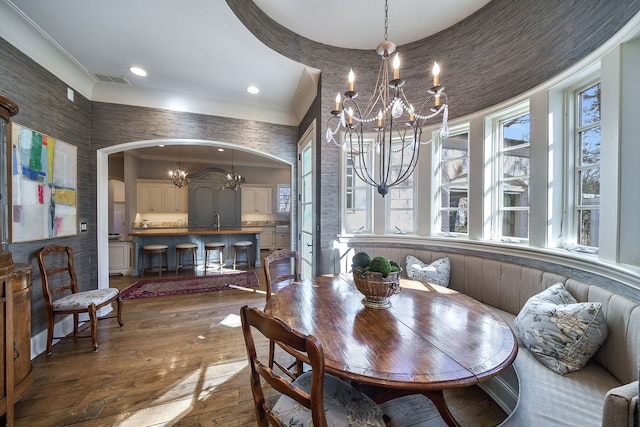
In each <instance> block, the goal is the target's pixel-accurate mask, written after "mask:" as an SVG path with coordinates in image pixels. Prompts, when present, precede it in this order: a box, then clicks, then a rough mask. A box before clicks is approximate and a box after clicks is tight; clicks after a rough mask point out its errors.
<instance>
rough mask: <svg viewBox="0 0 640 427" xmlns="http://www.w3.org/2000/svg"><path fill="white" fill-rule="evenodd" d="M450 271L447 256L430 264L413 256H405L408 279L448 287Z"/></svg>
mask: <svg viewBox="0 0 640 427" xmlns="http://www.w3.org/2000/svg"><path fill="white" fill-rule="evenodd" d="M450 273H451V264H450V262H449V257H445V258H440V259H438V260H435V261H433V262H432V263H431V264H425V263H424V262H422V261H420V260H419V259H418V258H416V257H414V256H411V255H409V256H407V277H408V278H409V279H412V280H419V281H421V282H428V283H433V284H435V285H440V286H444V287H448V286H449V275H450Z"/></svg>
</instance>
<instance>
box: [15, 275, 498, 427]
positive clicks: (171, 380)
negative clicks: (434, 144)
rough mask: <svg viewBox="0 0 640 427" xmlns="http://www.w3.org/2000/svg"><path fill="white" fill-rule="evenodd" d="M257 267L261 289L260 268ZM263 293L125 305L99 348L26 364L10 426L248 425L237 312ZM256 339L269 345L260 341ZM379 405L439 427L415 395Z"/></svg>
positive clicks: (485, 411)
mask: <svg viewBox="0 0 640 427" xmlns="http://www.w3.org/2000/svg"><path fill="white" fill-rule="evenodd" d="M255 271H256V273H258V275H259V277H260V283H261V288H260V289H262V290H264V275H263V274H262V269H261V268H260V269H256V270H255ZM190 274H193V272H192V271H188V270H185V271H184V272H181V275H190ZM209 274H211V273H209ZM163 277H164V275H163ZM137 279H138V278H131V277H122V276H115V277H112V278H111V285H112V286H115V287H117V288H119V289H123V288H125V287H126V286H128V285H129V284H130V283H133V282H135V281H136V280H137ZM264 298H265V297H264V295H263V294H260V293H254V292H248V291H241V290H226V291H221V292H210V293H202V294H194V295H180V296H167V297H157V298H147V299H139V300H129V301H125V302H124V308H123V320H124V324H125V325H124V327H122V328H120V327H118V323H117V321H116V320H115V319H110V320H106V321H102V322H100V325H99V332H98V342H99V345H100V349H99V351H98V352H97V353H94V352H93V351H92V349H91V341H90V340H85V339H80V340H75V341H73V340H64V341H61V342H59V343H58V344H55V345H54V347H53V353H52V355H51V356H49V357H47V356H45V355H44V354H43V355H40V356H38V357H37V358H35V359H34V360H33V369H34V375H33V378H34V381H33V386H32V387H31V389H30V390H29V392H27V394H26V395H25V396H24V397H23V398H22V399H21V400H20V401H19V402H18V403H17V404H16V408H15V413H16V420H15V425H16V426H18V427H21V426H25V427H26V426H28V427H38V426H92V427H94V426H135V427H139V426H220V427H242V426H255V417H254V413H253V411H254V408H253V398H252V395H251V390H250V388H249V381H248V367H247V362H246V353H245V348H244V341H243V338H242V332H241V330H240V328H239V327H237V325H238V322H239V317H238V316H237V314H238V313H239V311H240V307H241V306H243V305H245V304H248V305H250V306H255V307H260V308H262V307H263V306H264ZM258 345H259V346H260V348H261V349H262V350H263V351H266V350H267V342H266V340H265V341H263V342H261V343H259V344H258ZM445 396H446V398H447V401H448V403H449V407H450V408H451V410H452V413H453V415H454V416H455V417H456V419H457V420H458V421H459V422H460V423H461V424H462V425H463V426H494V425H496V424H498V423H500V422H501V421H502V420H503V419H504V418H505V414H504V412H503V411H502V410H501V409H500V408H499V407H498V406H497V405H496V404H495V403H494V402H493V401H492V400H491V399H490V398H488V397H487V395H486V394H485V393H484V392H482V390H480V389H479V388H478V387H468V388H464V389H457V390H450V391H446V392H445ZM382 406H383V410H384V412H385V413H386V414H387V415H389V417H390V418H391V420H392V422H393V425H394V426H395V427H409V426H412V427H414V426H415V427H417V426H422V427H424V426H443V425H444V423H443V422H442V420H441V419H440V417H439V415H438V413H437V412H436V410H435V408H434V407H433V405H432V404H431V402H430V401H428V400H427V399H426V398H425V397H422V396H409V397H405V398H401V399H396V400H393V401H390V402H387V403H386V404H384V405H382Z"/></svg>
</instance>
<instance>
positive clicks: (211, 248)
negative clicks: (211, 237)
mask: <svg viewBox="0 0 640 427" xmlns="http://www.w3.org/2000/svg"><path fill="white" fill-rule="evenodd" d="M224 247H225V245H224V243H223V242H207V243H205V244H204V271H207V268H208V267H209V255H210V254H211V252H215V251H219V252H220V266H219V268H218V270H222V267H223V266H224Z"/></svg>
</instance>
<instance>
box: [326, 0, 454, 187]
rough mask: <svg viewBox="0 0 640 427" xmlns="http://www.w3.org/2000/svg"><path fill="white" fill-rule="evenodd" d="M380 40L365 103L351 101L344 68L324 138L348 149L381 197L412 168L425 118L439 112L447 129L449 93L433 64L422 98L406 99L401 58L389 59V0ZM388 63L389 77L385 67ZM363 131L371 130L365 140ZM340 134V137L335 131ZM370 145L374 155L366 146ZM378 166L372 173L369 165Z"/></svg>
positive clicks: (442, 130)
mask: <svg viewBox="0 0 640 427" xmlns="http://www.w3.org/2000/svg"><path fill="white" fill-rule="evenodd" d="M384 15H385V17H384V41H383V42H382V43H380V44H379V45H378V47H377V49H376V52H377V53H378V54H379V55H380V56H381V57H382V63H381V64H380V70H379V71H378V79H377V81H376V82H375V86H374V87H373V93H372V95H371V97H370V98H369V101H368V104H367V105H366V107H365V108H364V109H363V108H361V106H360V105H358V103H357V102H356V98H357V97H358V92H357V91H356V90H355V88H354V87H355V74H354V73H353V70H351V71H350V72H349V90H348V91H346V92H345V93H344V99H343V100H342V99H341V97H340V93H338V96H337V97H336V108H335V110H333V111H332V112H331V114H332V117H331V118H330V119H329V123H328V129H327V134H326V139H327V142H331V141H333V142H334V143H335V144H336V145H338V146H339V147H342V148H343V149H344V150H346V151H348V153H349V157H350V160H351V163H352V165H353V171H354V172H355V174H356V175H357V176H358V178H359V179H360V180H362V181H363V182H365V183H366V184H368V185H371V186H374V187H377V189H378V193H380V194H381V195H382V197H384V196H385V195H386V194H387V193H388V192H389V188H390V187H393V186H395V185H399V184H402V183H403V182H404V181H406V180H407V179H408V178H409V177H410V176H411V175H412V174H413V171H414V170H415V167H416V165H417V163H418V154H419V149H420V145H421V144H428V143H430V142H431V140H429V141H426V142H424V143H423V142H422V141H421V138H422V127H423V126H424V124H425V122H426V121H427V120H429V119H432V118H434V117H436V116H438V115H440V114H442V125H441V126H440V129H439V134H440V137H442V138H445V137H447V136H448V134H449V128H448V126H447V120H448V106H447V103H448V98H447V95H446V94H445V93H444V87H443V86H440V78H439V75H440V67H439V66H438V64H437V63H434V65H433V69H432V72H433V86H432V87H431V88H430V89H428V90H427V92H428V96H427V97H426V99H425V100H424V101H423V102H422V103H421V104H415V105H417V106H418V107H419V108H414V104H412V103H410V102H409V100H407V98H406V96H405V94H404V91H403V86H404V84H405V80H404V79H402V78H400V58H399V56H398V54H397V53H396V54H395V55H394V58H393V63H392V64H391V54H392V53H394V52H395V50H396V44H395V43H393V42H391V41H388V40H387V38H388V5H387V1H385V5H384ZM391 67H393V79H389V73H390V72H391ZM342 129H344V132H345V135H344V139H343V141H342V142H341V143H339V142H337V141H336V134H338V132H340V131H341V130H342ZM367 135H373V137H370V138H369V140H370V141H371V143H370V142H369V141H368V140H367V137H366V136H367ZM338 139H340V137H338ZM370 150H375V151H374V153H375V160H372V157H371V151H370ZM375 170H377V173H375V172H374V171H375Z"/></svg>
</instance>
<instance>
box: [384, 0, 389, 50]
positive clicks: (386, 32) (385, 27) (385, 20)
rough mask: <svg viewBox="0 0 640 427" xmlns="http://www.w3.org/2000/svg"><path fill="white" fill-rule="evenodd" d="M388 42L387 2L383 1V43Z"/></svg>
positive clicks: (386, 0)
mask: <svg viewBox="0 0 640 427" xmlns="http://www.w3.org/2000/svg"><path fill="white" fill-rule="evenodd" d="M387 40H389V2H388V0H384V41H387Z"/></svg>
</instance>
